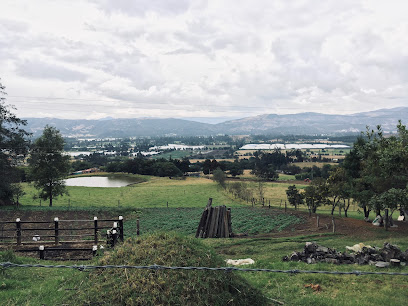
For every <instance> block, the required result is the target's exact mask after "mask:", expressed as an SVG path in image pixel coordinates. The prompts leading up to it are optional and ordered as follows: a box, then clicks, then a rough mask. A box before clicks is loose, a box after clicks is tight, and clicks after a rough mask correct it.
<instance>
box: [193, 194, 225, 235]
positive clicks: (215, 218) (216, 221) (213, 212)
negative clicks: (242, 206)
mask: <svg viewBox="0 0 408 306" xmlns="http://www.w3.org/2000/svg"><path fill="white" fill-rule="evenodd" d="M211 204H212V198H210V199H209V200H208V204H207V206H206V207H205V210H204V212H203V214H202V215H201V219H200V224H199V225H198V228H197V232H196V238H229V237H232V236H233V233H232V229H231V208H227V207H226V206H225V205H223V206H216V207H212V206H211Z"/></svg>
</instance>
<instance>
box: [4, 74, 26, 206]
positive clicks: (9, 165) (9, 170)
mask: <svg viewBox="0 0 408 306" xmlns="http://www.w3.org/2000/svg"><path fill="white" fill-rule="evenodd" d="M4 89H5V87H4V86H3V85H2V84H1V79H0V205H2V204H11V203H13V202H14V199H16V196H17V198H18V195H17V194H16V193H18V194H21V192H20V191H21V188H20V187H19V186H18V185H16V184H18V183H19V182H20V176H19V174H18V171H17V169H16V166H17V165H18V163H19V162H20V161H21V160H22V159H24V157H25V154H26V153H27V151H28V140H27V137H28V136H29V133H28V132H26V131H25V130H24V129H23V128H22V126H24V125H26V124H27V123H26V121H25V120H21V119H19V118H17V117H16V116H15V115H14V114H13V113H11V112H10V110H9V109H10V108H11V107H10V106H9V105H6V104H5V98H4V96H5V95H6V92H5V91H4Z"/></svg>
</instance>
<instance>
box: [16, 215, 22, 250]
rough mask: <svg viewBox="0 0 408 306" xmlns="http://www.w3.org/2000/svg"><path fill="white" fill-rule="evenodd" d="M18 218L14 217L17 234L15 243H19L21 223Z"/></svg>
mask: <svg viewBox="0 0 408 306" xmlns="http://www.w3.org/2000/svg"><path fill="white" fill-rule="evenodd" d="M20 221H21V220H20V218H17V219H16V234H17V245H21V223H20Z"/></svg>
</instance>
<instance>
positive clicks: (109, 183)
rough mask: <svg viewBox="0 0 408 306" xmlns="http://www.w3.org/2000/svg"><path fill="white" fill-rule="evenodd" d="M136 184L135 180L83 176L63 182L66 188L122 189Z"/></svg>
mask: <svg viewBox="0 0 408 306" xmlns="http://www.w3.org/2000/svg"><path fill="white" fill-rule="evenodd" d="M134 183H136V181H135V180H132V179H130V178H125V177H107V176H83V177H74V178H69V179H66V180H65V184H66V185H67V186H81V187H124V186H127V185H130V184H134Z"/></svg>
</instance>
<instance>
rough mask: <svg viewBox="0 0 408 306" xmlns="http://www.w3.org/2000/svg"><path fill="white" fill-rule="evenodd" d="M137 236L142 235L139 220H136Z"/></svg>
mask: <svg viewBox="0 0 408 306" xmlns="http://www.w3.org/2000/svg"><path fill="white" fill-rule="evenodd" d="M136 235H137V236H139V235H140V223H139V219H137V220H136Z"/></svg>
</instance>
